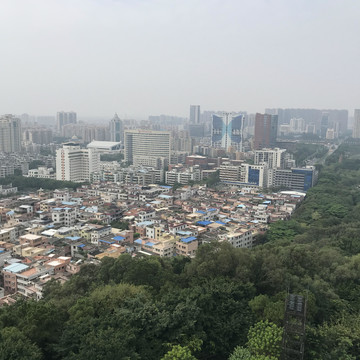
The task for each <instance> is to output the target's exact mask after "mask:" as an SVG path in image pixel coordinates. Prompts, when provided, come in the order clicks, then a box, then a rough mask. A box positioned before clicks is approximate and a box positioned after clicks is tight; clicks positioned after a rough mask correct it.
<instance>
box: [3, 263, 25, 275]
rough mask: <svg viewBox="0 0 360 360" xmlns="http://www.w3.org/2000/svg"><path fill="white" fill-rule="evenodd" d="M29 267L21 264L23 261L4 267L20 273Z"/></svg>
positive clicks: (6, 269)
mask: <svg viewBox="0 0 360 360" xmlns="http://www.w3.org/2000/svg"><path fill="white" fill-rule="evenodd" d="M28 268H29V267H28V266H27V265H25V264H21V263H16V264H11V265H9V266H6V267H4V270H5V271H9V272H12V273H19V272H22V271H24V270H26V269H28Z"/></svg>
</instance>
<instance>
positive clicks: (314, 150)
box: [287, 142, 328, 166]
mask: <svg viewBox="0 0 360 360" xmlns="http://www.w3.org/2000/svg"><path fill="white" fill-rule="evenodd" d="M287 151H288V152H289V153H290V154H292V155H293V157H294V160H295V162H296V166H304V165H306V163H305V160H312V159H321V158H322V157H323V156H325V154H326V153H327V151H328V148H327V147H326V146H325V145H323V144H306V143H300V142H299V143H294V144H293V145H291V146H290V147H288V148H287Z"/></svg>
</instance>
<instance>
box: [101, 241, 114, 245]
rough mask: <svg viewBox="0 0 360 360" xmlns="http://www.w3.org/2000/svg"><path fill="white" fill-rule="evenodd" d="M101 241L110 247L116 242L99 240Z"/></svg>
mask: <svg viewBox="0 0 360 360" xmlns="http://www.w3.org/2000/svg"><path fill="white" fill-rule="evenodd" d="M99 241H100V242H102V243H105V244H109V245H111V244H113V243H114V242H115V241H107V240H99Z"/></svg>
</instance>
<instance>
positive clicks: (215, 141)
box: [211, 112, 244, 151]
mask: <svg viewBox="0 0 360 360" xmlns="http://www.w3.org/2000/svg"><path fill="white" fill-rule="evenodd" d="M243 128H244V116H243V115H241V114H233V113H225V112H224V113H223V114H222V116H219V115H215V114H214V115H213V116H212V129H211V144H212V146H213V147H215V148H223V149H225V150H226V151H227V150H228V149H229V147H230V146H231V147H233V148H234V149H235V150H236V151H242V140H243V139H242V138H243Z"/></svg>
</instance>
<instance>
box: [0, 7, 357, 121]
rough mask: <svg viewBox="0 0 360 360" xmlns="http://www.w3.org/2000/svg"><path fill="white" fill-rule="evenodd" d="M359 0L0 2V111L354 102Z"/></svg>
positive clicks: (136, 112)
mask: <svg viewBox="0 0 360 360" xmlns="http://www.w3.org/2000/svg"><path fill="white" fill-rule="evenodd" d="M359 19H360V1H358V0H337V1H335V0H247V1H242V0H117V1H114V0H1V1H0V49H1V56H0V114H4V113H16V114H20V113H24V112H27V113H30V114H38V115H41V114H43V115H44V114H51V115H52V114H55V113H56V111H58V110H65V111H68V110H74V111H77V113H78V115H79V116H91V115H94V116H95V115H112V114H113V113H114V112H115V111H116V112H118V114H119V115H120V116H122V117H123V116H124V115H125V114H126V115H127V116H128V117H138V118H139V117H144V118H145V117H147V116H148V115H151V114H152V115H158V114H161V113H164V114H173V115H179V116H188V114H189V105H190V104H200V105H201V108H202V110H205V109H209V110H211V109H214V110H229V111H231V110H245V111H249V112H256V111H259V112H263V111H264V108H265V107H314V108H347V109H349V110H350V111H351V113H350V114H352V111H353V108H359V107H360V20H359Z"/></svg>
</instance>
